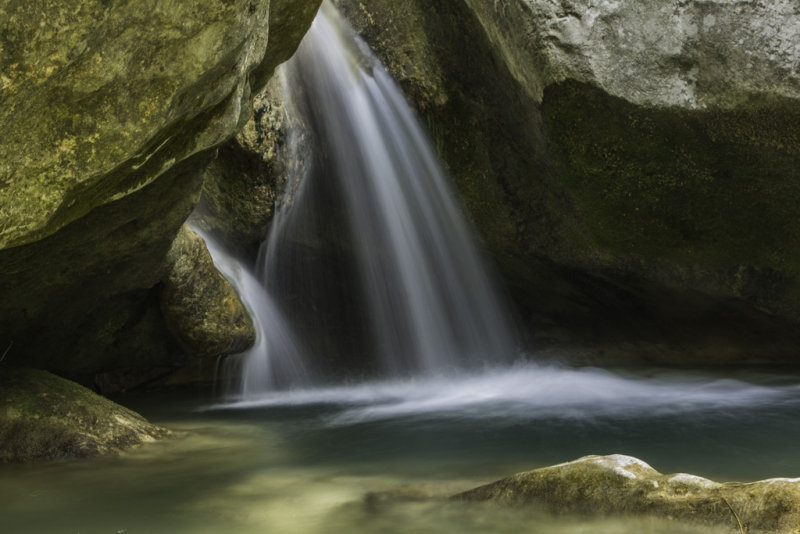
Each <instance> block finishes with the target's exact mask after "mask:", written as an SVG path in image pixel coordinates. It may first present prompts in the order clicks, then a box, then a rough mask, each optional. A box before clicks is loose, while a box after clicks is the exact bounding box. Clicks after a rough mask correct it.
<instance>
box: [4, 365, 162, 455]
mask: <svg viewBox="0 0 800 534" xmlns="http://www.w3.org/2000/svg"><path fill="white" fill-rule="evenodd" d="M169 434H170V432H169V431H168V430H166V429H164V428H161V427H159V426H157V425H153V424H151V423H149V422H147V421H146V420H145V419H144V418H143V417H142V416H140V415H139V414H137V413H135V412H133V411H131V410H128V409H127V408H124V407H122V406H120V405H118V404H116V403H114V402H111V401H110V400H108V399H106V398H104V397H101V396H99V395H97V394H95V393H92V392H91V391H89V390H88V389H86V388H84V387H82V386H79V385H78V384H75V383H73V382H70V381H68V380H64V379H63V378H59V377H57V376H55V375H52V374H50V373H47V372H44V371H36V370H27V369H20V368H15V369H10V368H6V367H0V463H2V462H27V461H35V460H60V459H72V458H87V457H90V456H98V455H104V454H115V453H118V452H120V451H122V450H125V449H128V448H130V447H134V446H137V445H141V444H143V443H148V442H152V441H155V440H156V439H160V438H164V437H167V436H169Z"/></svg>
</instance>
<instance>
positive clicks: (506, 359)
mask: <svg viewBox="0 0 800 534" xmlns="http://www.w3.org/2000/svg"><path fill="white" fill-rule="evenodd" d="M281 75H282V76H283V79H284V92H285V94H286V100H287V106H286V107H287V109H288V110H289V112H290V113H293V114H294V115H295V117H293V120H292V121H291V122H292V123H294V124H304V125H306V126H307V127H308V129H309V132H308V137H309V138H310V144H311V150H312V151H313V154H309V153H303V152H302V151H303V150H307V149H306V148H303V147H301V146H300V144H299V143H296V142H293V141H292V140H293V135H295V134H291V133H290V140H289V145H290V150H289V158H291V159H292V160H294V162H295V163H296V162H297V161H307V162H308V163H307V164H305V165H298V164H292V165H289V167H290V168H292V169H294V170H295V171H296V172H297V173H298V174H299V175H297V176H290V177H289V187H287V191H286V192H285V193H284V198H283V199H282V200H281V202H280V204H279V206H278V209H277V210H276V212H277V215H276V217H275V219H274V221H273V223H272V226H271V229H270V233H269V236H268V238H267V240H266V241H265V242H264V244H263V245H262V248H261V251H260V259H259V264H258V266H257V269H256V274H255V277H253V276H251V275H250V274H248V273H247V270H246V269H245V268H241V267H236V266H232V265H231V258H221V257H220V256H219V255H218V252H217V251H218V249H219V247H218V246H216V245H212V247H211V248H212V252H213V253H214V255H215V258H217V263H218V264H220V267H221V270H223V271H225V272H226V273H228V277H229V278H230V279H231V280H232V281H233V282H234V283H235V284H236V285H237V287H238V290H239V293H240V294H241V295H242V297H243V300H245V301H247V303H248V306H249V308H250V310H251V312H253V315H254V317H255V318H256V319H257V321H258V322H259V323H261V324H260V334H259V342H258V344H257V345H256V346H255V347H254V348H253V349H251V350H250V351H248V352H247V353H246V354H244V355H242V356H241V357H240V358H238V360H240V363H236V364H234V365H235V366H236V369H237V372H240V373H241V378H240V379H239V380H237V381H235V382H237V383H238V384H239V388H238V392H237V393H238V394H237V395H235V397H236V398H240V399H250V400H252V399H254V398H257V397H258V396H260V395H263V394H265V393H267V392H269V391H273V390H274V389H275V387H276V385H278V386H282V387H285V386H287V385H289V386H292V385H296V384H297V383H298V382H301V381H302V370H303V369H308V368H309V366H310V365H313V363H312V362H314V361H315V360H320V359H323V358H326V357H327V358H329V359H330V358H331V357H332V356H331V355H320V354H308V353H307V352H308V350H306V353H305V354H303V349H301V348H300V345H301V343H300V342H298V341H292V338H294V339H296V338H297V335H295V334H294V333H293V332H298V335H299V336H300V337H304V335H305V334H304V333H303V331H302V329H298V328H297V327H296V326H294V325H298V324H300V323H308V322H309V320H308V317H297V316H296V315H301V314H296V315H294V316H293V314H292V310H291V299H290V298H287V299H283V300H282V299H281V297H280V293H281V291H283V290H285V288H287V287H293V286H296V285H301V284H302V283H303V279H304V278H307V279H309V280H311V279H314V280H316V279H321V278H322V279H324V277H325V276H328V278H327V279H326V281H324V282H323V286H336V285H337V284H341V283H342V281H341V280H336V279H335V278H333V277H332V276H331V274H330V273H326V269H328V267H327V266H326V265H324V264H320V265H317V264H318V263H319V262H317V261H314V260H308V259H306V260H296V259H295V258H294V257H293V256H292V255H291V250H293V247H297V246H298V243H307V242H308V241H309V239H312V240H313V239H314V236H318V235H320V234H324V233H325V232H326V228H324V227H323V226H324V225H330V224H332V223H331V222H330V221H327V220H320V218H321V215H320V210H326V209H328V207H327V206H322V207H320V206H319V201H317V204H314V199H315V198H316V197H315V195H318V193H317V192H318V191H319V190H321V189H325V190H328V191H332V192H333V193H332V195H334V196H333V199H332V200H328V201H327V202H328V203H329V204H330V203H332V202H333V203H335V202H340V203H341V204H342V205H341V206H337V207H336V208H338V210H339V211H340V212H342V213H343V214H344V216H343V218H344V219H345V220H346V222H345V223H343V224H341V228H339V229H338V230H337V236H336V237H337V238H338V239H339V240H341V241H342V242H343V243H344V245H341V249H342V250H344V251H345V252H344V253H345V254H350V255H351V256H352V264H353V265H354V266H355V268H354V269H353V271H354V272H353V273H351V274H352V276H351V278H357V279H358V280H357V283H353V281H352V280H350V281H346V282H347V283H350V284H351V285H350V287H351V289H350V290H348V291H346V292H345V293H344V296H343V297H342V298H340V301H341V303H342V305H341V313H342V314H344V313H346V312H347V310H352V309H356V310H361V311H360V317H361V320H362V321H364V322H365V323H366V324H365V328H364V330H365V336H366V337H368V347H369V348H368V349H367V350H368V352H369V353H370V357H371V359H372V360H373V362H374V363H373V364H372V368H373V369H374V370H375V371H376V374H377V375H378V376H383V377H409V376H430V375H434V374H438V375H446V374H449V373H454V372H457V371H458V370H462V369H465V368H476V367H480V366H481V365H483V364H486V363H492V364H497V363H511V362H512V361H513V359H514V357H515V351H516V350H517V345H516V340H515V336H514V335H513V334H512V332H511V330H510V328H509V326H508V324H509V323H508V319H507V314H506V312H505V310H504V308H503V304H502V303H501V301H500V299H498V297H497V294H496V291H495V289H494V287H493V284H492V282H491V280H490V278H489V276H488V275H487V273H486V269H485V267H484V265H483V263H482V260H481V257H480V254H479V252H478V250H477V248H476V246H475V244H474V243H473V241H472V237H471V233H472V232H471V229H470V227H469V225H468V223H467V222H466V220H465V218H464V216H463V215H462V213H461V211H460V208H459V206H458V204H457V202H456V200H455V196H454V193H453V192H452V191H451V190H450V186H449V185H448V183H447V177H446V175H445V173H444V172H443V170H442V167H441V164H440V163H439V162H438V160H437V156H436V154H435V152H434V150H433V147H432V143H431V142H430V140H429V139H428V137H427V136H426V134H425V132H424V130H423V128H422V127H421V126H420V124H419V123H418V121H417V119H416V118H415V117H414V114H413V112H412V111H411V109H410V107H409V106H408V104H407V103H406V101H405V99H404V97H403V95H402V93H401V91H400V89H399V88H398V87H397V85H396V84H395V82H394V81H393V80H392V79H391V77H390V76H389V75H388V74H387V73H386V71H385V70H384V68H383V67H382V65H381V64H380V63H379V61H378V60H377V59H376V58H375V57H374V55H373V54H372V53H371V52H370V51H369V49H368V48H367V47H366V45H365V44H364V43H363V42H361V41H360V39H359V38H357V37H356V36H355V34H354V33H353V32H352V30H351V29H350V28H349V27H348V26H347V24H346V23H345V22H344V21H343V20H342V19H341V17H340V16H339V15H338V13H337V12H336V11H335V10H334V8H333V7H332V6H330V5H328V4H327V3H326V4H324V5H323V7H322V9H321V11H320V14H319V16H318V17H317V19H316V20H315V22H314V24H313V26H312V28H311V30H310V31H309V33H308V34H307V36H306V37H305V39H304V40H303V42H302V44H301V46H300V48H299V50H298V51H297V53H296V55H295V56H294V58H293V59H292V60H291V61H290V62H288V63H287V64H286V65H284V66H283V67H282V73H281ZM329 211H330V212H334V211H335V209H331V210H329ZM338 234H345V235H343V236H339V235H338ZM309 236H312V237H310V238H309ZM324 246H326V245H324V244H323V245H320V246H319V247H320V248H322V247H324ZM287 258H289V259H290V260H292V261H294V263H293V264H289V265H287V264H286V259H287ZM281 262H284V263H283V265H284V267H283V268H282V267H281ZM237 271H239V272H241V273H244V274H242V275H240V276H237V275H235V274H234V275H233V276H231V274H230V273H235V272H237ZM278 272H280V273H282V274H281V275H280V276H278V275H277V274H276V273H278ZM340 276H346V275H340ZM254 284H259V285H260V286H261V287H260V288H259V287H254ZM325 290H326V287H323V288H322V290H320V291H317V293H322V292H323V291H325ZM302 298H304V299H307V300H314V299H315V298H317V295H315V294H314V291H307V292H306V294H305V295H304V296H303V297H302ZM295 300H298V298H295ZM287 301H288V302H287ZM345 301H347V302H345ZM321 308H323V306H322V305H319V306H316V305H315V304H314V303H313V302H312V303H311V304H310V305H309V306H307V307H306V308H305V309H306V310H307V311H305V312H303V313H304V314H306V315H309V314H310V315H313V314H316V313H319V314H322V312H320V311H318V310H319V309H321ZM334 313H337V312H334ZM321 321H322V320H320V321H318V323H320V322H321ZM329 322H330V321H329ZM313 330H314V329H313V328H306V333H309V335H310V336H314V335H315V334H317V332H314V331H313ZM309 331H310V332H309ZM306 349H307V348H306ZM292 358H295V359H297V360H298V363H297V364H296V365H287V363H286V362H287V360H290V359H292ZM303 360H306V361H307V362H309V364H308V365H306V363H304V361H303ZM234 361H237V359H234ZM342 365H343V366H344V365H346V364H345V363H343V364H342ZM287 373H288V376H286V374H287ZM353 373H354V374H358V373H359V370H358V369H354V370H353ZM343 374H345V375H346V374H347V373H346V372H345V373H343ZM374 374H375V373H374ZM325 378H326V377H322V379H323V381H324V380H325Z"/></svg>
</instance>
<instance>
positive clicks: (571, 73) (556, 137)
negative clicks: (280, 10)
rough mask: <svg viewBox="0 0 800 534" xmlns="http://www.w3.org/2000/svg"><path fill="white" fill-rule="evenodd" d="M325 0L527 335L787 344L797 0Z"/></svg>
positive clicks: (599, 357)
mask: <svg viewBox="0 0 800 534" xmlns="http://www.w3.org/2000/svg"><path fill="white" fill-rule="evenodd" d="M335 3H336V4H337V5H338V6H340V8H341V9H342V10H343V12H344V13H345V15H346V16H347V17H348V18H349V19H350V20H351V21H352V22H353V23H354V25H355V26H356V28H357V30H358V31H359V32H360V33H361V34H362V35H363V36H364V38H365V40H366V41H367V42H368V43H369V44H370V45H371V46H372V47H373V48H374V49H375V50H376V52H377V53H378V55H379V56H380V57H381V58H382V59H383V60H384V62H385V63H386V64H387V66H388V68H389V69H390V70H391V71H392V73H393V74H394V75H395V76H396V78H397V79H398V81H399V82H400V83H401V85H402V86H403V88H404V89H405V90H406V93H407V94H408V96H409V99H410V100H411V102H412V104H413V105H414V106H415V107H416V108H417V110H418V112H419V115H420V118H421V119H422V120H423V121H424V122H426V123H427V125H428V126H429V129H430V131H431V134H432V136H433V137H434V139H435V141H436V144H437V147H438V148H439V151H440V153H441V155H442V156H443V158H444V160H445V161H446V163H447V165H448V167H449V168H450V170H451V172H452V175H453V178H454V180H455V182H456V185H457V187H458V189H459V192H460V193H461V196H462V199H463V201H464V204H465V205H466V207H467V209H468V211H469V212H470V214H471V215H472V218H473V220H474V222H475V224H476V226H477V228H478V230H479V232H480V234H481V236H482V238H483V240H484V243H485V245H486V246H487V248H488V249H489V250H490V251H491V253H492V255H493V257H494V258H495V259H496V260H497V262H498V264H499V267H500V270H501V273H502V274H503V276H504V278H505V280H506V283H507V285H508V287H509V293H510V294H512V295H513V296H514V298H515V299H516V301H517V304H518V305H519V306H518V307H519V309H520V311H521V314H522V315H523V317H522V319H523V321H524V322H525V324H526V325H527V326H528V331H529V332H530V333H531V344H532V346H533V348H534V349H535V350H536V351H537V352H538V353H539V354H547V353H548V352H550V353H552V354H556V355H560V354H570V355H572V356H573V357H574V356H575V355H579V357H580V358H581V359H582V360H583V361H589V362H591V363H599V364H603V363H610V362H632V361H642V360H645V361H647V362H652V363H668V364H681V365H692V364H696V363H703V364H769V363H772V364H775V363H780V364H786V363H790V364H792V365H796V364H797V358H796V356H797V353H796V350H795V347H796V346H797V344H798V342H799V341H800V297H798V295H800V277H798V272H800V270H799V269H798V266H800V263H798V260H800V257H798V255H797V252H796V251H797V250H800V248H798V245H800V243H799V242H798V239H799V238H798V236H799V235H800V232H798V226H797V223H796V220H795V218H794V216H793V209H794V208H793V206H794V205H796V203H797V201H798V200H799V199H800V174H799V173H798V169H800V145H798V143H799V142H800V126H798V125H800V105H799V104H800V69H798V65H799V64H800V50H798V48H797V35H798V32H800V14H799V13H798V12H797V7H796V5H794V4H793V3H791V2H770V3H764V2H724V1H710V2H706V1H703V2H699V1H697V2H695V1H690V2H678V1H670V2H659V1H655V0H652V1H645V2H632V1H630V2H629V1H621V2H594V1H589V0H578V1H563V2H561V1H556V2H544V1H539V0H511V1H509V2H485V1H479V0H442V1H441V2H436V3H435V4H434V3H431V2H423V1H421V0H412V1H409V2H402V3H398V2H391V1H387V0H371V1H369V2H367V1H363V0H335Z"/></svg>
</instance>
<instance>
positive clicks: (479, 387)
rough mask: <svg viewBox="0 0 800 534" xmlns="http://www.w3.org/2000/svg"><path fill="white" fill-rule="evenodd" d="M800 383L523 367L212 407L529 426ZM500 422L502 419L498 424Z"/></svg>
mask: <svg viewBox="0 0 800 534" xmlns="http://www.w3.org/2000/svg"><path fill="white" fill-rule="evenodd" d="M799 393H800V386H797V385H793V386H767V385H759V384H752V383H748V382H743V381H739V380H733V379H720V378H709V377H703V376H692V375H671V376H670V375H662V376H654V377H641V376H624V375H620V374H615V373H612V372H609V371H604V370H600V369H594V368H585V369H565V368H559V367H543V366H540V365H534V364H530V363H521V364H517V365H515V366H512V367H508V368H487V369H485V370H483V371H482V372H479V373H461V374H457V375H450V376H432V377H427V378H419V379H408V380H386V381H377V382H366V383H361V384H350V385H342V386H332V387H317V388H313V389H295V390H290V391H284V392H279V393H266V394H264V395H261V396H259V397H257V398H252V399H248V400H247V401H242V402H236V403H233V404H227V405H216V406H213V407H211V409H252V408H267V407H286V406H304V405H330V406H334V407H337V408H338V410H337V411H336V413H335V414H334V415H333V416H331V418H330V420H329V422H330V423H331V424H334V425H348V424H357V423H364V422H371V421H381V420H390V419H403V418H419V417H435V418H438V417H446V418H474V419H484V418H492V419H495V420H503V419H506V420H508V421H512V422H513V421H525V420H535V419H558V418H576V419H581V418H597V417H613V418H624V417H639V416H644V415H647V416H658V415H673V414H679V413H684V412H685V413H689V412H712V411H719V410H735V409H736V408H737V407H747V408H748V409H754V408H757V407H759V406H767V405H775V404H780V403H788V402H795V403H800V400H798V394H799ZM495 422H496V421H495Z"/></svg>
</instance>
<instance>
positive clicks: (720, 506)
mask: <svg viewBox="0 0 800 534" xmlns="http://www.w3.org/2000/svg"><path fill="white" fill-rule="evenodd" d="M453 499H457V500H463V501H492V502H496V503H499V504H504V505H510V506H533V505H539V506H543V507H545V508H546V509H547V510H549V511H551V512H554V513H558V514H561V513H571V514H574V513H579V514H601V515H603V514H609V515H611V514H613V515H647V516H658V517H664V518H669V519H675V520H681V521H692V522H699V523H703V524H707V525H723V526H729V527H730V528H731V529H732V532H770V533H776V534H777V533H786V534H789V533H796V532H800V479H783V478H778V479H769V480H762V481H759V482H753V483H749V484H741V483H727V484H719V483H716V482H712V481H711V480H708V479H705V478H701V477H698V476H694V475H688V474H685V473H680V474H673V475H663V474H661V473H659V472H658V471H656V470H655V469H653V468H652V467H650V466H649V465H647V464H646V463H644V462H643V461H641V460H638V459H636V458H633V457H630V456H623V455H619V454H615V455H611V456H586V457H584V458H580V459H578V460H575V461H573V462H569V463H565V464H559V465H555V466H551V467H544V468H542V469H536V470H533V471H527V472H524V473H518V474H516V475H513V476H511V477H508V478H505V479H503V480H499V481H497V482H493V483H491V484H487V485H485V486H481V487H479V488H475V489H472V490H469V491H466V492H463V493H460V494H458V495H455V496H454V497H453Z"/></svg>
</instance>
